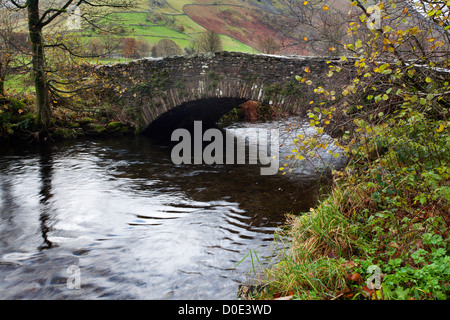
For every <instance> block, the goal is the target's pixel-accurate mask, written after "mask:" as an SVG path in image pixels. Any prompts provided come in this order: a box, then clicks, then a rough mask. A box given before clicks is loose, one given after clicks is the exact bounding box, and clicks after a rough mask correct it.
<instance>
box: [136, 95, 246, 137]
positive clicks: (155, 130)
mask: <svg viewBox="0 0 450 320" xmlns="http://www.w3.org/2000/svg"><path fill="white" fill-rule="evenodd" d="M246 101H248V99H245V98H204V99H198V100H193V101H188V102H184V103H182V104H180V105H179V106H177V107H175V108H172V109H170V110H169V111H167V112H165V113H163V114H162V115H160V116H159V117H158V118H156V119H155V120H154V121H153V122H152V123H150V124H149V126H148V127H147V128H146V129H145V130H144V135H147V136H151V137H168V136H169V137H170V134H171V133H172V132H173V131H174V130H176V129H178V128H184V129H187V130H192V129H193V125H194V121H202V127H203V129H205V130H206V129H208V128H213V127H216V125H217V122H218V121H219V120H220V118H222V116H224V115H225V114H226V113H227V112H229V111H231V110H232V109H233V108H235V107H237V106H239V105H241V104H243V103H244V102H246Z"/></svg>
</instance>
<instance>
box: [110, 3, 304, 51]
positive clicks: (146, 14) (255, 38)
mask: <svg viewBox="0 0 450 320" xmlns="http://www.w3.org/2000/svg"><path fill="white" fill-rule="evenodd" d="M284 9H285V5H284V4H283V2H282V1H278V0H273V1H272V0H140V1H138V3H137V7H136V8H134V9H133V10H132V11H129V12H126V13H118V14H117V15H118V16H119V17H120V18H121V21H122V22H123V23H124V26H125V28H126V29H127V31H128V32H127V37H135V38H137V39H140V40H141V41H142V40H144V41H146V42H147V43H148V44H149V45H151V46H154V45H156V43H157V42H158V41H160V40H161V39H171V40H173V41H174V42H175V43H177V45H178V46H179V47H180V48H182V49H185V48H189V47H190V46H191V45H192V41H194V40H195V39H196V38H198V36H199V35H200V34H201V33H203V32H205V31H206V30H213V31H215V32H216V33H219V34H220V35H221V37H222V41H223V44H224V50H227V51H238V52H249V53H258V52H261V45H260V43H261V41H262V40H264V39H267V38H271V39H274V40H275V41H276V42H277V43H278V44H279V45H280V46H283V45H289V44H291V45H292V44H293V43H294V42H295V40H294V39H292V38H289V37H287V36H284V35H283V32H282V25H283V23H282V22H283V19H284V18H283V15H282V14H281V13H282V12H283V10H284ZM285 53H297V54H304V53H306V51H305V49H304V48H303V47H299V46H294V47H289V49H286V50H285Z"/></svg>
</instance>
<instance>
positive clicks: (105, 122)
mask: <svg viewBox="0 0 450 320" xmlns="http://www.w3.org/2000/svg"><path fill="white" fill-rule="evenodd" d="M34 109H35V106H34V105H33V103H32V101H28V100H26V99H14V98H9V99H4V100H3V101H2V103H1V104H0V141H1V142H3V143H8V142H16V141H23V142H28V143H34V142H40V141H42V140H44V141H47V140H49V141H61V140H71V139H77V138H83V137H95V138H98V137H114V136H122V135H128V134H134V133H136V131H137V130H138V128H137V127H136V126H135V125H134V124H131V123H129V122H127V121H122V120H120V119H119V117H117V116H115V114H114V113H113V112H109V111H108V110H105V109H104V108H98V109H96V110H95V109H94V110H88V111H74V110H71V109H67V108H58V109H57V110H56V111H55V112H54V115H53V120H52V123H51V125H50V127H49V128H48V134H47V135H46V136H45V138H44V139H42V137H39V134H38V131H39V130H38V127H37V117H36V114H37V113H36V110H34Z"/></svg>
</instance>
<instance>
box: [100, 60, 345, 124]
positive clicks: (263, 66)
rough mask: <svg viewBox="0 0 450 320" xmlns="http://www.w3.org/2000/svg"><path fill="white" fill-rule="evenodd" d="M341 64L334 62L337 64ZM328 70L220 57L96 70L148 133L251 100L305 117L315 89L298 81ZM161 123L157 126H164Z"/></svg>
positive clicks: (310, 63)
mask: <svg viewBox="0 0 450 320" xmlns="http://www.w3.org/2000/svg"><path fill="white" fill-rule="evenodd" d="M342 63H343V62H341V61H339V60H334V61H333V64H335V65H336V64H339V65H342ZM330 66H331V60H327V59H326V58H323V57H322V58H319V57H317V58H311V57H280V56H270V55H253V54H245V53H236V52H217V53H208V54H196V55H192V56H175V57H168V58H164V59H141V60H135V61H132V62H129V63H126V64H116V65H111V66H102V67H99V68H97V71H98V74H99V78H101V79H103V81H104V82H105V83H106V87H107V88H111V90H110V91H109V93H108V97H106V99H108V100H109V101H111V103H113V104H115V105H120V106H123V107H124V108H128V109H130V110H135V111H136V112H135V117H136V119H137V120H136V121H139V125H140V127H141V128H143V129H145V128H148V127H150V126H151V124H152V123H153V122H154V121H157V120H158V119H159V120H158V122H160V120H161V119H163V120H164V119H165V118H167V116H168V115H170V114H171V113H174V112H180V115H178V117H182V115H183V114H184V115H185V117H188V113H187V111H186V110H190V111H191V112H192V115H189V117H191V118H193V119H194V120H204V121H205V122H207V123H211V122H212V121H214V120H217V119H218V117H219V115H221V114H223V113H225V112H226V111H227V110H229V109H232V108H233V107H235V106H236V105H238V104H240V103H243V102H245V101H248V100H253V101H258V102H261V103H262V104H263V105H266V106H276V107H278V108H280V109H281V110H290V111H293V112H294V113H297V114H298V113H302V112H305V110H306V109H307V108H308V104H307V103H305V100H304V96H305V97H306V96H307V95H310V94H313V93H311V90H312V89H313V86H309V85H307V84H305V83H299V81H298V80H296V76H307V77H308V79H313V77H314V75H317V76H318V77H321V76H322V78H323V75H325V74H326V72H328V70H329V67H330ZM325 78H326V77H325ZM103 87H105V85H104V86H103ZM208 105H209V107H208ZM172 110H173V111H172ZM198 116H201V117H200V118H199V117H198ZM181 120H182V119H181ZM158 122H157V123H156V124H155V125H154V126H155V127H156V126H158V125H159V126H162V123H164V121H163V122H161V123H159V124H158ZM166 124H168V122H167V121H166Z"/></svg>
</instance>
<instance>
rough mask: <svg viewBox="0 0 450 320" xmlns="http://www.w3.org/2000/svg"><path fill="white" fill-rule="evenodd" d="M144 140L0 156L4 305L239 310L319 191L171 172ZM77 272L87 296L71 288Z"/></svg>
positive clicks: (307, 185)
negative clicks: (254, 256)
mask: <svg viewBox="0 0 450 320" xmlns="http://www.w3.org/2000/svg"><path fill="white" fill-rule="evenodd" d="M170 150H171V149H170V146H169V145H167V144H161V143H155V142H152V141H150V140H149V139H147V138H144V137H123V138H115V139H114V140H100V141H78V142H70V143H67V142H66V143H60V144H53V145H46V146H35V147H31V146H30V147H29V148H26V150H24V148H21V147H17V149H14V148H9V149H5V148H3V149H1V150H0V298H1V299H235V298H236V292H237V285H238V283H239V282H240V281H244V280H245V279H246V277H247V276H248V271H249V270H250V269H251V265H250V263H251V262H250V261H246V260H245V261H244V262H243V263H241V264H239V266H238V267H236V268H235V266H236V265H237V264H238V263H239V261H241V260H242V258H243V257H244V256H245V255H246V254H247V253H248V252H249V250H255V251H256V252H257V253H258V254H260V256H261V257H262V256H264V255H265V254H270V252H271V250H272V247H273V234H274V231H275V229H276V228H277V227H278V226H280V225H281V224H283V223H284V220H285V216H284V215H285V214H286V213H288V212H292V211H294V212H299V211H307V210H309V208H310V207H311V206H313V205H314V204H315V202H316V198H317V194H318V189H319V187H318V186H319V184H318V183H317V181H316V180H317V179H309V180H306V179H297V180H295V179H290V178H287V177H286V176H280V175H275V176H261V175H260V174H259V173H260V167H259V166H257V165H255V166H250V165H174V164H172V162H171V159H170ZM70 266H77V267H79V268H80V269H79V270H80V276H81V289H80V290H70V289H69V288H68V287H67V281H68V277H69V276H70V275H71V274H70V273H68V272H67V270H68V268H69V267H70Z"/></svg>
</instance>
